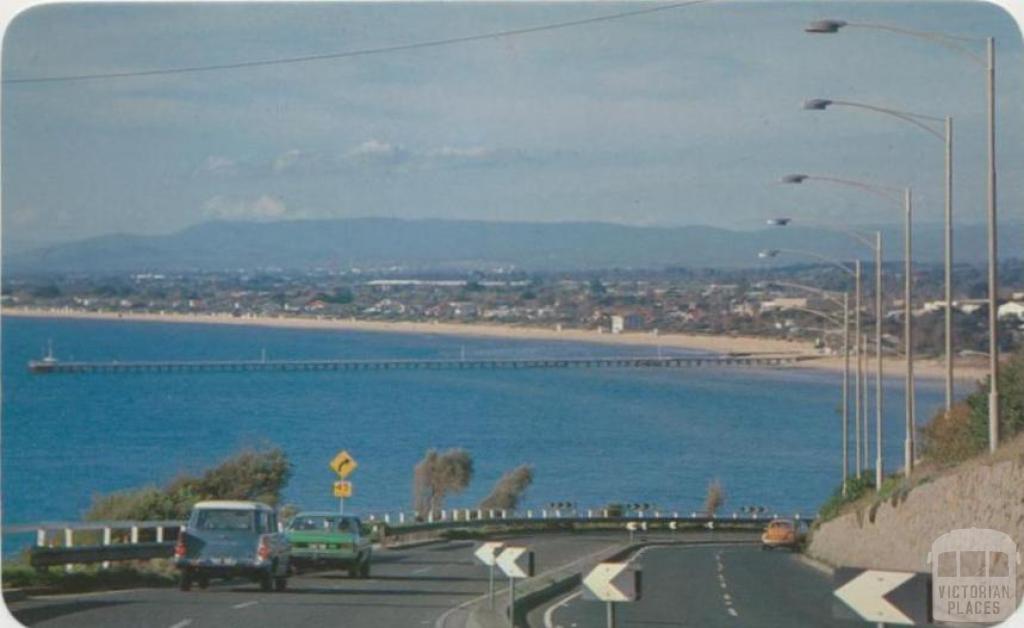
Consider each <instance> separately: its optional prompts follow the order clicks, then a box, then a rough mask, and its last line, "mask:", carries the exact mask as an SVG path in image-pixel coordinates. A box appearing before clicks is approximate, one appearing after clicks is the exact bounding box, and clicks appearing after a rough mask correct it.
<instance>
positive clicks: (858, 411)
mask: <svg viewBox="0 0 1024 628" xmlns="http://www.w3.org/2000/svg"><path fill="white" fill-rule="evenodd" d="M853 284H854V287H853V290H854V295H855V296H854V312H855V315H854V323H853V325H854V338H855V339H856V342H857V381H856V386H855V387H854V389H855V394H856V397H855V398H854V400H853V409H854V412H853V418H854V421H856V424H857V427H856V431H857V434H858V436H859V438H858V439H857V477H858V478H860V476H861V469H862V468H863V465H862V464H861V463H862V461H863V460H864V456H863V455H862V454H861V452H862V451H863V452H864V454H867V451H868V431H867V430H865V429H863V425H864V423H863V421H862V420H861V416H862V412H863V411H866V410H867V409H866V408H864V407H863V406H862V405H861V401H862V394H861V391H862V387H863V386H864V359H863V354H862V352H861V343H860V308H861V305H860V260H859V259H858V260H854V262H853ZM861 442H863V443H864V447H863V449H862V448H861V446H860V444H861Z"/></svg>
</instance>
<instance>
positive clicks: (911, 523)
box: [808, 454, 1024, 600]
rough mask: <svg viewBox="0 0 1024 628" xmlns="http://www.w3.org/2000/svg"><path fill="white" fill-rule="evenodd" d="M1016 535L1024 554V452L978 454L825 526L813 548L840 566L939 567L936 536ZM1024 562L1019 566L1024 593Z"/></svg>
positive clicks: (1019, 587) (814, 537) (1019, 583)
mask: <svg viewBox="0 0 1024 628" xmlns="http://www.w3.org/2000/svg"><path fill="white" fill-rule="evenodd" d="M971 527H975V528H991V529H994V530H1000V531H1002V532H1005V533H1007V534H1009V535H1010V536H1011V537H1012V538H1013V539H1014V541H1015V542H1016V543H1017V546H1018V549H1019V550H1020V551H1021V552H1022V553H1024V455H1021V454H1015V455H1013V456H1012V457H1011V458H1010V459H1003V460H1000V461H971V462H969V463H966V464H964V465H962V466H961V467H959V468H957V469H954V470H952V471H951V472H948V473H946V474H944V475H941V476H939V477H936V478H934V479H932V480H929V481H926V482H924V483H922V484H919V485H917V486H916V487H914V488H913V489H912V490H910V491H909V492H905V493H902V494H900V495H898V496H896V497H894V498H892V499H890V500H888V501H886V502H884V503H881V504H878V505H875V506H872V507H865V508H862V509H860V510H858V511H857V512H850V513H847V514H844V515H842V516H840V517H837V518H836V519H833V520H831V521H829V522H827V523H824V524H822V525H821V527H820V528H818V529H817V530H815V532H814V534H813V535H812V538H811V543H810V546H809V547H808V554H810V555H811V556H812V557H813V558H816V559H818V560H821V561H824V562H826V563H828V564H830V565H833V566H844V567H872V568H876V569H892V570H897V571H922V572H927V571H931V568H930V566H929V565H928V563H927V560H928V552H929V550H930V548H931V544H932V541H934V540H935V539H936V538H938V537H939V536H940V535H942V534H944V533H946V532H949V531H951V530H954V529H958V528H971ZM1022 593H1024V565H1018V567H1017V594H1018V600H1019V599H1020V596H1021V594H1022Z"/></svg>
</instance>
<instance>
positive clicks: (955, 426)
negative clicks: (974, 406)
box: [920, 403, 988, 465]
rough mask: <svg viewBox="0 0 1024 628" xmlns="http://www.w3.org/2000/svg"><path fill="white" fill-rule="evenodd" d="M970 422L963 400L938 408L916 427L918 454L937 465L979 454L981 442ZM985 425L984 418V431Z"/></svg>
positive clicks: (969, 411) (981, 448)
mask: <svg viewBox="0 0 1024 628" xmlns="http://www.w3.org/2000/svg"><path fill="white" fill-rule="evenodd" d="M972 423H973V415H972V412H971V408H970V406H968V405H967V404H966V403H957V404H955V405H954V406H953V407H952V408H951V409H950V411H949V412H946V411H945V410H944V409H943V410H939V411H938V412H936V414H935V416H934V417H932V420H931V421H930V422H929V423H928V424H927V425H925V426H923V427H922V428H920V429H921V453H922V454H924V456H925V457H927V458H928V459H929V460H933V461H935V462H936V463H938V464H940V465H951V464H956V463H959V462H962V461H964V460H966V459H968V458H970V457H971V456H974V455H976V454H978V453H980V452H981V451H983V449H984V446H985V443H984V442H981V441H979V439H978V438H976V436H975V434H974V431H975V430H974V427H973V425H972ZM987 427H988V420H987V418H986V432H987ZM986 436H987V434H986ZM986 440H987V438H986Z"/></svg>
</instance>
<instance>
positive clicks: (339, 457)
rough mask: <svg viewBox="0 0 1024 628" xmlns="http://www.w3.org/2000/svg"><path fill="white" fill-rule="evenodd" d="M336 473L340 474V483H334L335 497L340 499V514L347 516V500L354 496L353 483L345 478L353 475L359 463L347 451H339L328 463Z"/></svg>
mask: <svg viewBox="0 0 1024 628" xmlns="http://www.w3.org/2000/svg"><path fill="white" fill-rule="evenodd" d="M328 464H329V466H330V467H331V470H333V471H334V472H335V473H337V474H338V481H337V482H335V483H334V496H335V497H337V498H338V514H340V515H343V514H345V498H346V497H351V496H352V483H351V482H346V481H345V478H347V477H348V476H350V475H352V472H353V471H355V470H356V467H358V466H359V463H358V462H356V459H355V458H353V457H352V455H351V454H350V453H348V452H347V451H345V450H342V451H339V452H338V453H337V454H336V455H335V456H334V458H332V459H331V461H330V463H328Z"/></svg>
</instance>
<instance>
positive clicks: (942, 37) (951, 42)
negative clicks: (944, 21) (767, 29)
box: [804, 20, 986, 66]
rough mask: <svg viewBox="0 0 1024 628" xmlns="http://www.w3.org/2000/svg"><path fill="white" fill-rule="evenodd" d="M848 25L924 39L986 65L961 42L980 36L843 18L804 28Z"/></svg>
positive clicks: (816, 29) (821, 30) (810, 30)
mask: <svg viewBox="0 0 1024 628" xmlns="http://www.w3.org/2000/svg"><path fill="white" fill-rule="evenodd" d="M846 26H849V27H850V28H867V29H872V30H879V31H888V32H890V33H897V34H899V35H906V36H908V37H914V38H917V39H923V40H925V41H930V42H932V43H935V44H938V45H940V46H943V47H945V48H948V49H949V50H953V51H955V52H959V53H961V54H963V55H966V56H967V57H969V58H970V59H972V60H973V61H975V62H976V63H979V64H981V65H982V66H984V65H986V61H985V59H984V58H982V56H981V55H979V54H978V53H976V52H974V51H973V50H971V49H970V48H968V47H967V46H964V45H963V44H962V43H961V42H969V43H979V42H982V41H984V39H982V38H980V37H965V36H962V35H951V34H949V33H937V32H934V31H919V30H913V29H910V28H903V27H902V26H894V25H892V24H880V23H877V22H846V21H843V20H819V21H817V22H813V23H811V24H810V25H809V26H808V27H807V28H805V29H804V30H805V31H806V32H808V33H836V32H838V31H839V29H840V28H843V27H846Z"/></svg>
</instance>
